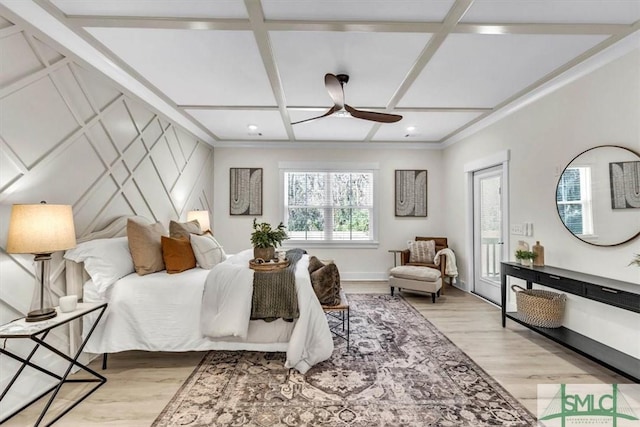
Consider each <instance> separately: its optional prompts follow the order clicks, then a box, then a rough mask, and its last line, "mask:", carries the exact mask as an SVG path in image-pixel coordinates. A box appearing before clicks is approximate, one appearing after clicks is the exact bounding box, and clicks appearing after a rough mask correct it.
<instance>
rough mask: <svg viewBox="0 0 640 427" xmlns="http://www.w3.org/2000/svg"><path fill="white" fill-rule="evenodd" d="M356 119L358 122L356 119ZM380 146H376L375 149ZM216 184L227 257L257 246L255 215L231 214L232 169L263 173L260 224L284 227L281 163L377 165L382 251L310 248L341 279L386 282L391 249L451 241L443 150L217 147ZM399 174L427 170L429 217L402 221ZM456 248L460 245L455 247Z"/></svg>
mask: <svg viewBox="0 0 640 427" xmlns="http://www.w3.org/2000/svg"><path fill="white" fill-rule="evenodd" d="M354 120H355V119H354ZM374 146H375V145H374ZM215 152H216V156H215V160H214V182H215V189H214V192H215V194H216V203H215V206H214V207H213V212H214V214H213V221H214V223H213V224H212V227H213V231H214V234H215V235H216V238H217V239H218V241H219V242H220V244H222V245H223V246H224V248H225V251H226V252H229V253H233V252H237V251H240V250H243V249H248V248H250V247H251V243H250V240H249V239H250V234H251V231H252V227H251V224H252V221H253V218H254V217H251V216H231V215H229V168H245V167H246V168H248V167H252V168H254V167H255V168H258V167H259V168H263V197H262V203H263V210H262V213H263V215H262V216H261V217H258V221H260V222H262V221H266V222H270V223H272V224H278V223H279V222H280V221H282V212H283V209H282V207H283V206H282V201H281V200H280V193H281V191H280V176H279V167H278V165H279V163H280V162H316V163H318V162H320V163H322V162H327V163H335V162H347V163H349V162H351V163H377V164H378V165H379V168H380V169H379V171H378V186H379V188H378V192H377V193H378V195H379V197H378V212H379V218H378V220H379V228H378V237H379V239H378V240H379V245H378V247H377V248H370V249H362V248H353V247H350V248H328V249H325V248H317V247H309V248H305V249H307V250H308V252H309V253H311V254H313V255H316V256H317V257H318V258H320V259H333V260H334V261H335V263H336V265H337V266H338V268H339V269H340V277H341V278H342V279H347V280H386V279H387V278H388V270H389V268H390V267H393V257H392V254H390V253H389V252H388V251H389V250H390V249H404V248H406V247H407V240H413V238H414V237H415V236H446V234H445V230H444V223H445V216H446V215H447V214H448V213H447V212H446V211H445V210H444V209H443V203H444V200H443V198H444V193H443V191H442V188H443V185H444V181H443V172H444V169H443V165H442V151H441V150H425V149H417V150H416V149H397V150H392V149H375V148H372V146H371V145H368V146H366V147H363V148H361V149H341V148H335V147H331V148H316V149H302V148H299V149H273V148H270V149H255V148H216V149H215ZM396 169H427V171H428V173H427V191H428V197H427V217H426V218H424V217H422V218H406V217H405V218H400V217H396V216H395V208H394V188H395V187H394V179H395V174H394V171H395V170H396ZM454 249H455V245H454Z"/></svg>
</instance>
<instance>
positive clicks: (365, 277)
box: [340, 271, 389, 282]
mask: <svg viewBox="0 0 640 427" xmlns="http://www.w3.org/2000/svg"><path fill="white" fill-rule="evenodd" d="M340 279H341V280H347V281H350V282H378V281H380V282H386V281H387V280H389V273H388V272H387V271H384V272H362V271H354V272H345V273H343V272H340Z"/></svg>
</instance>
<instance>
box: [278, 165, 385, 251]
mask: <svg viewBox="0 0 640 427" xmlns="http://www.w3.org/2000/svg"><path fill="white" fill-rule="evenodd" d="M374 178H375V174H374V172H373V171H348V170H345V171H342V170H341V171H322V170H312V171H300V170H297V171H285V172H284V195H285V197H284V223H285V225H287V233H288V234H289V237H290V238H291V239H292V240H304V241H328V242H345V241H349V242H355V241H364V242H371V241H373V240H374V235H375V233H374V232H373V230H374V223H375V218H374V214H375V212H374V205H375V204H374Z"/></svg>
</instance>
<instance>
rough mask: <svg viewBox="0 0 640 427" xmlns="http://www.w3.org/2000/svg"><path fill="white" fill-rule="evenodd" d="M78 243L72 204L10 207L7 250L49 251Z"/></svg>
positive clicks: (9, 251)
mask: <svg viewBox="0 0 640 427" xmlns="http://www.w3.org/2000/svg"><path fill="white" fill-rule="evenodd" d="M75 245H76V231H75V227H74V225H73V211H72V210H71V206H69V205H49V204H46V203H39V204H33V205H13V206H12V207H11V218H10V219H9V235H8V237H7V252H8V253H10V254H49V253H52V252H56V251H63V250H65V249H70V248H73V247H74V246H75Z"/></svg>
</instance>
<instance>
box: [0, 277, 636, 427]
mask: <svg viewBox="0 0 640 427" xmlns="http://www.w3.org/2000/svg"><path fill="white" fill-rule="evenodd" d="M343 288H344V290H345V292H347V293H386V292H388V289H389V288H388V284H387V283H386V282H349V283H343ZM402 295H403V296H404V297H405V298H406V299H407V301H409V302H410V303H411V304H412V305H413V306H414V307H415V308H416V309H417V310H418V311H419V312H420V313H422V315H424V316H425V317H426V318H427V319H428V320H429V321H431V323H433V324H434V325H435V326H436V327H437V328H438V329H439V330H440V331H442V332H443V333H444V334H445V335H446V336H447V337H448V338H449V339H450V340H451V341H452V342H453V343H454V344H455V345H457V346H458V347H459V348H460V349H462V350H463V351H464V352H465V353H466V354H467V355H468V356H469V357H471V358H472V359H473V360H474V361H475V362H476V363H477V364H478V365H479V366H481V367H482V368H483V369H484V370H485V371H486V372H487V373H489V374H490V375H491V376H492V377H494V378H495V379H496V380H497V381H498V382H499V383H500V384H501V385H502V386H503V387H504V388H505V389H507V391H509V392H510V393H511V394H512V395H513V396H514V397H515V398H517V399H518V400H519V401H520V402H521V403H522V404H523V405H524V406H525V407H527V409H529V410H530V411H531V412H532V413H534V414H535V413H536V386H537V384H557V383H583V384H595V383H604V384H611V383H628V382H630V381H629V380H627V379H626V378H624V377H621V376H619V375H617V374H615V373H614V372H612V371H609V370H608V369H606V368H604V367H601V366H600V365H598V364H596V363H594V362H591V361H590V360H588V359H586V358H583V357H581V356H579V355H577V354H576V353H573V352H572V351H570V350H567V349H565V348H564V347H562V346H560V345H558V344H555V343H553V342H552V341H550V340H547V339H545V338H544V337H541V336H540V335H537V334H535V333H534V332H532V331H530V330H528V329H527V328H525V327H523V326H520V325H518V324H516V323H514V322H511V321H507V327H506V328H504V329H503V328H502V327H501V323H500V310H499V309H498V308H497V307H495V306H493V305H492V304H489V303H487V302H486V301H484V300H482V299H480V298H478V297H476V296H474V295H471V294H468V293H465V292H462V291H460V290H457V289H455V288H448V289H447V292H446V294H445V295H443V296H441V297H440V298H439V299H438V300H437V302H436V303H435V304H432V303H431V298H430V297H429V296H424V295H419V294H412V293H402ZM203 354H204V353H201V352H190V353H147V352H140V351H131V352H123V353H119V354H113V355H111V356H110V357H109V369H107V370H106V371H102V373H103V374H104V375H105V376H106V377H107V378H108V382H107V383H106V384H105V385H104V386H103V387H102V388H100V389H99V390H98V391H97V392H95V393H94V394H93V395H91V396H90V397H89V398H88V399H87V400H85V401H84V402H82V403H81V404H80V405H79V406H77V407H76V408H74V409H73V410H72V411H71V412H69V413H68V414H67V415H65V416H64V417H63V418H62V419H61V420H60V421H59V422H58V423H56V424H55V425H56V426H74V427H75V426H82V427H92V426H127V427H134V426H135V427H138V426H149V425H150V424H151V423H152V422H153V420H154V419H155V418H156V416H157V415H158V414H159V413H160V411H161V410H162V409H163V408H164V407H165V405H166V404H167V403H168V402H169V400H170V399H171V397H173V395H174V394H175V392H176V391H177V390H178V388H179V387H180V386H181V385H182V383H183V382H184V381H185V379H186V378H187V377H188V376H189V374H190V373H191V372H192V371H193V368H194V367H195V366H196V365H197V363H198V362H199V361H200V359H201V358H202V356H203ZM91 367H92V368H93V369H96V370H99V369H100V361H99V360H95V361H93V362H92V363H91ZM67 388H68V389H67ZM78 393H79V389H78V386H77V385H68V386H65V388H63V390H62V392H61V398H59V399H58V401H57V402H56V403H55V404H54V407H53V409H52V411H53V412H55V411H56V410H57V409H59V408H62V407H65V405H66V404H67V402H68V399H73V398H74V397H76V396H77V395H78ZM43 404H44V403H43ZM43 404H42V405H43ZM42 405H40V402H38V404H35V405H33V406H32V407H30V408H28V409H27V410H25V411H23V412H22V413H20V414H19V415H17V416H15V417H14V418H13V419H11V420H10V421H8V422H7V423H5V425H6V426H28V425H33V423H34V422H35V420H36V419H37V416H38V414H39V413H40V408H41V407H42Z"/></svg>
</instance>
